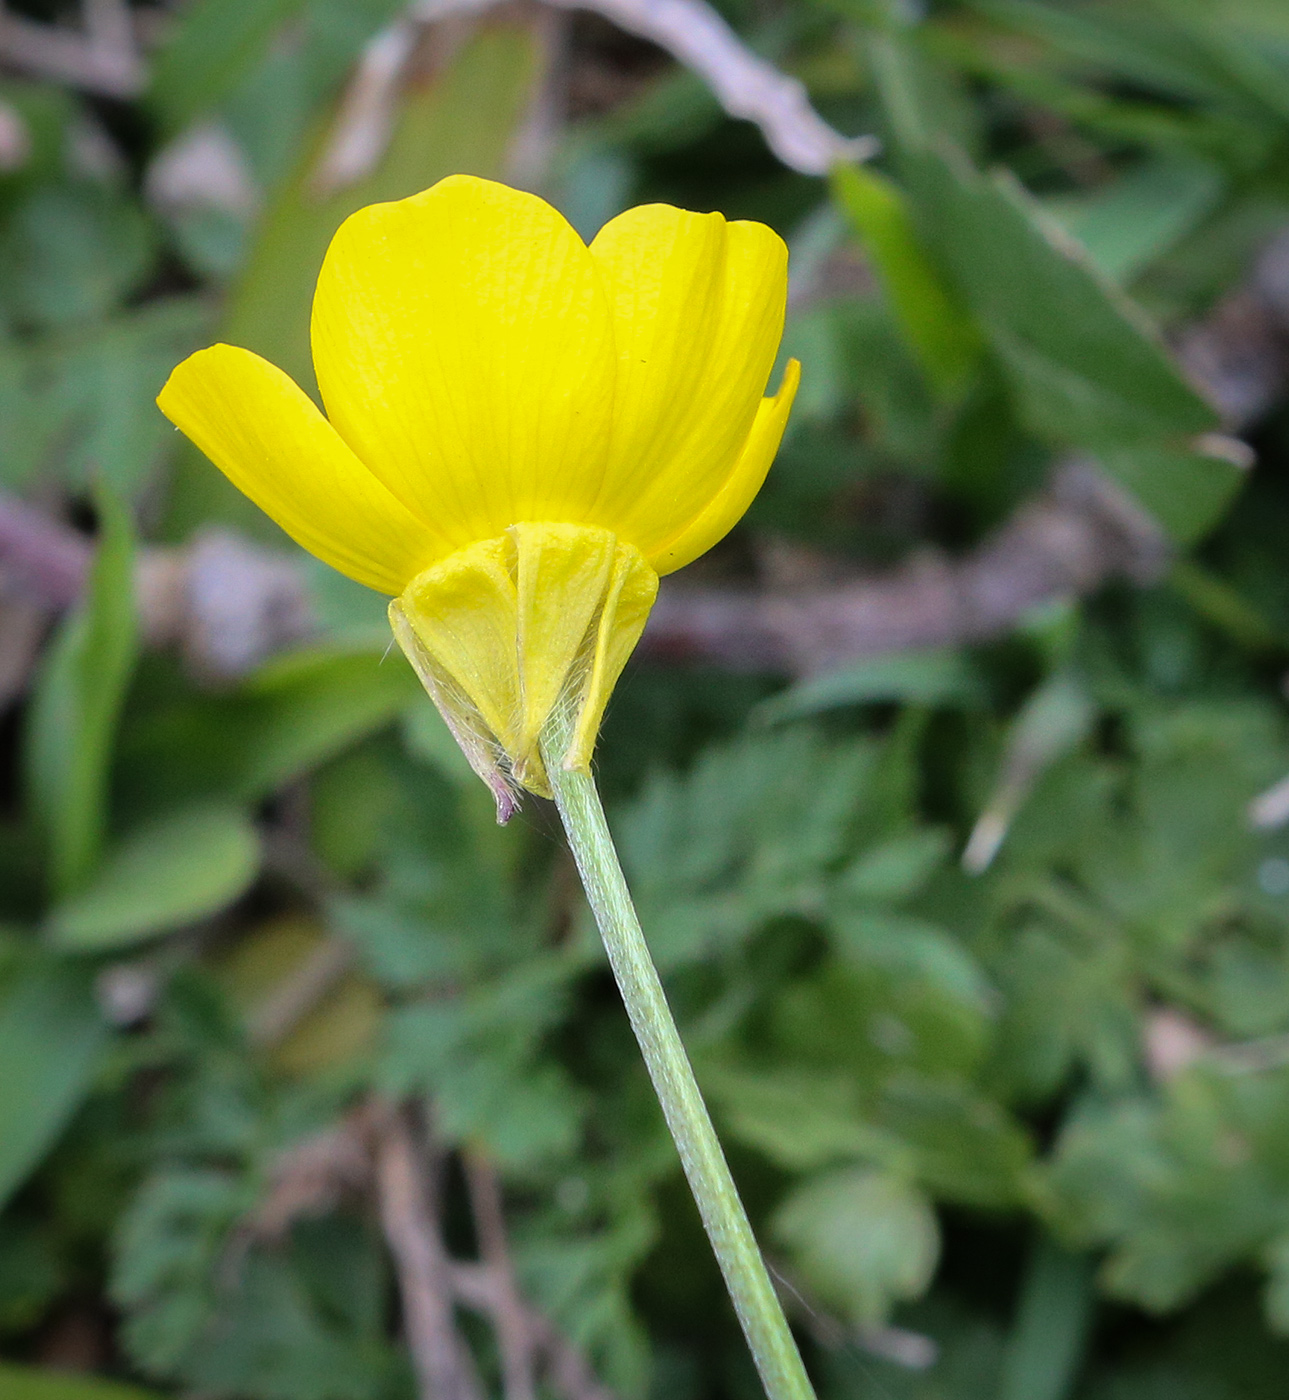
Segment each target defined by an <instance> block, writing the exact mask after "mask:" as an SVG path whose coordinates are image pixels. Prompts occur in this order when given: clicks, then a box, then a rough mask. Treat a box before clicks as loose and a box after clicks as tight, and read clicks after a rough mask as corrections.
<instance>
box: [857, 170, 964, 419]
mask: <svg viewBox="0 0 1289 1400" xmlns="http://www.w3.org/2000/svg"><path fill="white" fill-rule="evenodd" d="M833 196H834V199H837V202H838V203H840V204H841V207H843V209H844V210H845V213H847V214H848V216H850V220H851V224H852V225H854V227H855V231H857V232H858V234H859V238H861V239H862V242H864V248H865V251H866V252H868V255H869V258H871V259H872V260H873V263H875V266H876V269H878V276H879V277H880V279H882V286H883V288H885V290H886V295H887V298H889V300H890V304H892V307H893V308H894V312H896V316H897V319H899V323H900V329H901V330H903V332H904V336H906V337H907V340H908V344H910V346H911V347H913V350H914V351H915V353H917V356H918V358H920V360H921V363H922V367H924V368H925V370H927V374H928V375H929V377H931V381H932V384H935V386H936V388H938V389H939V391H941V392H942V393H949V395H952V393H953V392H955V391H957V389H959V388H960V386H962V385H963V382H964V379H966V378H967V375H968V374H970V372H971V368H973V367H974V364H975V361H977V358H978V356H980V335H978V332H977V329H975V326H974V325H973V323H971V318H970V315H968V314H967V312H966V311H964V309H963V308H962V307H960V305H959V302H957V301H956V298H955V295H953V293H952V291H950V290H949V288H948V287H946V286H945V283H943V280H942V277H941V274H939V272H938V270H936V267H935V265H934V263H932V262H931V259H929V258H928V256H927V253H925V252H924V249H922V245H921V241H920V239H918V235H917V231H915V228H914V221H913V216H911V213H910V210H908V207H907V204H906V203H904V196H903V193H901V190H900V188H899V186H897V185H896V183H894V182H893V181H889V179H886V178H885V176H883V175H879V174H878V172H876V171H872V169H869V168H868V167H865V165H837V167H836V168H834V171H833Z"/></svg>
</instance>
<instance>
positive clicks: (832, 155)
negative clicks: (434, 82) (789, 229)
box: [314, 0, 877, 191]
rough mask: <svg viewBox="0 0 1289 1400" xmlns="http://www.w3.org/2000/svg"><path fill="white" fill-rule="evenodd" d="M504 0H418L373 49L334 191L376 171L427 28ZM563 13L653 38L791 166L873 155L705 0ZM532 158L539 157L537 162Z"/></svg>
mask: <svg viewBox="0 0 1289 1400" xmlns="http://www.w3.org/2000/svg"><path fill="white" fill-rule="evenodd" d="M498 3H500V0H416V3H414V4H412V5H411V6H410V7H409V8H408V10H407V11H406V12H405V13H404V14H403V15H402V16H401V17H400V18H399V19H397V20H395V21H394V22H393V23H392V24H390V25H389V26H387V27H386V28H385V29H383V30H382V31H381V32H380V33H379V34H377V35H376V37H375V38H374V39H372V40H371V42H370V43H369V44H368V45H367V48H366V50H365V51H364V53H363V56H362V58H361V59H360V60H359V63H358V67H357V69H356V71H355V75H354V77H353V79H352V80H351V82H350V85H349V90H348V92H347V93H346V95H345V97H344V99H343V100H342V103H341V109H340V114H339V116H338V118H337V121H336V124H335V127H334V129H333V132H332V136H331V139H330V141H329V142H328V145H327V147H326V148H325V150H324V152H323V154H322V157H321V159H320V161H319V164H318V169H317V172H316V174H315V177H314V179H315V184H316V185H317V187H318V188H319V189H320V190H323V191H329V190H333V189H336V188H338V187H340V186H341V185H345V184H350V183H352V182H353V181H355V180H358V179H361V178H362V176H363V175H365V174H367V173H368V172H369V171H370V170H371V169H373V168H374V166H375V165H376V163H377V162H378V161H379V159H380V157H381V154H382V152H383V151H384V149H385V145H386V142H387V141H388V139H389V133H390V128H391V125H392V119H393V114H394V109H395V103H396V97H397V92H398V87H399V84H400V83H401V81H402V78H403V74H404V71H405V69H406V67H407V65H408V63H409V62H410V61H411V58H412V55H413V53H414V52H415V50H416V47H417V39H418V34H419V32H420V30H421V28H422V27H423V26H425V25H427V24H430V23H432V22H436V21H442V20H446V19H453V18H459V17H462V16H469V15H479V14H482V13H483V12H484V11H485V10H489V9H492V8H493V7H494V6H495V5H497V4H498ZM544 3H545V4H546V5H549V6H551V7H553V8H555V9H560V10H587V11H590V12H592V13H595V14H599V15H603V16H604V18H605V19H607V20H610V21H611V22H612V23H613V24H616V25H617V26H618V28H619V29H623V30H625V31H627V32H628V33H630V34H635V35H637V36H639V37H640V38H642V39H648V40H649V41H650V42H651V43H654V44H657V45H658V47H659V48H661V49H664V50H665V51H666V52H667V53H669V54H670V55H671V56H672V57H673V58H674V59H676V60H677V62H679V63H682V64H683V65H684V66H685V67H686V68H689V69H690V70H691V71H692V72H694V73H696V74H697V75H698V76H699V77H700V78H701V79H702V80H703V81H704V82H705V83H706V84H707V86H708V87H709V88H710V89H711V90H712V93H713V94H714V95H715V97H716V100H717V101H718V102H719V103H720V104H721V106H722V107H723V108H724V109H725V111H726V112H728V113H729V115H730V116H732V117H739V118H742V119H744V120H746V121H751V122H755V123H756V125H757V126H758V127H760V129H761V133H762V135H763V136H764V137H765V141H766V144H767V145H768V146H769V147H770V149H771V150H772V151H773V152H774V154H775V155H776V156H778V158H779V159H780V160H781V161H782V162H783V163H784V164H785V165H786V166H788V167H789V168H790V169H792V170H798V171H800V172H801V173H802V174H804V175H825V174H827V173H828V171H829V170H830V169H831V168H832V167H833V166H834V165H835V164H836V163H837V162H838V161H839V160H866V159H867V158H868V157H869V156H871V155H873V154H874V153H875V151H876V150H877V142H876V140H875V139H874V138H873V137H871V136H860V137H848V136H843V135H842V134H841V133H840V132H837V131H834V130H833V129H832V127H830V126H829V125H828V124H827V122H825V121H824V120H823V118H822V117H821V116H820V115H819V114H818V112H816V111H815V109H814V108H813V107H812V106H811V105H810V99H809V97H808V96H807V94H806V89H805V87H804V85H803V84H802V83H800V82H799V81H798V80H797V79H796V78H793V77H789V76H788V74H786V73H783V72H781V71H780V70H779V69H778V68H776V67H775V66H774V65H773V64H771V63H767V62H766V61H765V60H764V59H763V58H760V57H758V56H757V55H756V54H754V53H753V52H752V51H751V50H750V49H749V48H748V47H747V46H746V45H745V44H744V43H743V42H742V40H741V39H739V37H738V35H737V34H735V33H734V31H733V30H732V29H731V28H730V27H729V25H728V24H726V23H725V21H724V20H723V19H722V18H721V17H720V15H719V14H717V12H716V11H715V10H714V9H712V7H711V6H710V5H708V4H706V3H704V0H544ZM530 163H531V159H530Z"/></svg>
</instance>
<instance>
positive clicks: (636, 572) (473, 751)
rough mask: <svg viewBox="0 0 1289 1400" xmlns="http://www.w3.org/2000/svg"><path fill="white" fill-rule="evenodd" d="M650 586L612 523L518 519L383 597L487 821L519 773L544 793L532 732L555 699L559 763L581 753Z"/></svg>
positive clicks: (577, 763)
mask: <svg viewBox="0 0 1289 1400" xmlns="http://www.w3.org/2000/svg"><path fill="white" fill-rule="evenodd" d="M657 591H658V576H657V574H656V573H654V571H653V569H651V568H650V567H649V565H648V564H647V563H646V562H645V560H644V558H643V556H642V555H641V554H640V552H639V550H637V549H636V548H635V547H634V546H633V545H629V544H624V543H623V542H622V541H621V540H619V539H618V538H617V536H616V535H614V534H612V533H611V532H610V531H608V530H599V529H594V528H592V527H590V526H583V525H561V524H550V523H546V522H524V523H521V524H518V525H513V526H511V528H510V529H509V530H508V531H507V532H506V533H505V534H504V535H501V536H498V537H497V538H496V539H491V540H481V541H480V542H479V543H477V544H472V545H470V546H469V547H468V548H466V549H462V550H459V551H458V552H457V553H456V554H453V555H451V556H450V557H449V558H447V559H444V560H443V561H442V562H441V563H438V564H435V565H433V567H431V568H429V569H426V570H425V572H424V573H422V574H418V575H417V577H416V578H414V579H413V580H412V582H411V583H409V584H408V586H407V587H406V588H405V589H404V590H403V593H402V595H401V596H400V597H399V598H396V599H395V600H394V601H393V602H392V603H391V604H390V608H389V616H390V623H391V625H392V626H393V629H394V635H395V637H397V639H398V643H399V645H400V646H401V647H402V648H403V651H404V652H405V653H406V654H407V657H408V660H410V661H411V663H412V665H413V666H414V667H415V668H416V671H417V674H418V675H419V676H420V678H421V681H422V683H423V684H424V686H425V689H426V690H427V691H428V692H429V695H430V698H431V699H432V700H433V701H434V703H435V704H436V705H437V706H438V708H439V712H440V713H441V714H442V715H443V718H444V719H445V720H446V721H447V724H448V727H449V728H450V729H451V731H452V733H453V736H454V737H455V738H456V741H457V743H458V744H460V745H461V749H462V751H463V752H464V754H465V756H466V758H467V759H468V760H469V762H470V766H471V767H472V768H473V769H474V771H475V772H476V773H478V774H479V776H480V777H481V778H482V779H483V780H484V782H485V783H487V784H488V786H489V787H490V788H491V789H492V792H493V795H494V796H495V797H496V799H497V818H498V820H499V821H505V820H506V819H507V818H508V817H509V816H510V815H511V814H512V813H513V812H514V810H515V808H516V806H517V805H518V804H517V792H516V790H517V788H519V787H524V788H527V789H528V790H529V791H531V792H535V793H538V794H539V795H541V796H543V797H549V796H550V785H549V782H548V780H547V776H546V771H545V768H544V767H543V764H542V758H541V754H540V751H539V740H540V738H541V734H542V730H543V729H544V728H545V726H546V723H547V720H548V719H549V718H550V716H551V714H552V712H553V711H554V710H555V709H556V707H560V708H561V709H566V710H567V711H568V712H569V715H570V716H571V719H572V728H573V739H572V742H571V744H570V745H569V748H568V752H567V754H566V756H565V758H564V766H565V767H566V768H570V769H572V768H585V767H587V766H588V765H589V764H590V761H591V752H592V750H593V749H594V747H595V738H596V734H597V733H598V732H599V728H600V721H601V719H602V718H603V716H604V708H605V706H606V704H607V703H608V699H609V696H610V694H611V693H612V691H613V687H614V685H615V684H616V682H617V679H618V676H619V675H620V674H621V673H622V668H623V666H624V665H626V661H627V658H628V657H629V656H630V655H631V652H632V651H633V650H634V649H635V645H636V643H637V642H638V641H639V640H640V634H641V632H642V631H643V630H644V625H645V620H646V618H647V617H648V616H649V609H650V608H651V607H652V606H653V601H654V597H655V595H656V594H657Z"/></svg>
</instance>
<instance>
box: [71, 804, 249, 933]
mask: <svg viewBox="0 0 1289 1400" xmlns="http://www.w3.org/2000/svg"><path fill="white" fill-rule="evenodd" d="M259 858H260V851H259V841H258V839H257V837H256V834H255V828H254V827H253V826H252V825H251V822H250V820H249V819H248V818H247V816H246V814H245V812H243V811H242V810H241V809H240V808H237V807H217V806H208V807H194V808H190V809H188V810H186V811H180V812H175V813H172V814H170V815H168V816H166V817H164V818H162V819H161V820H159V821H157V822H155V823H153V824H151V825H149V826H147V827H145V828H143V829H142V830H140V831H136V832H134V833H132V834H131V835H130V836H127V837H126V838H125V839H124V840H123V841H121V842H120V844H119V845H117V846H116V847H115V848H110V849H109V850H108V852H107V854H106V855H105V857H104V859H103V862H102V864H101V865H100V866H99V868H98V870H97V871H96V872H95V874H94V876H93V878H92V879H91V880H90V882H89V883H88V884H87V885H86V886H85V887H84V888H83V889H81V890H79V891H78V892H77V893H76V894H74V895H73V896H72V897H71V898H70V899H66V900H64V901H63V902H62V903H60V904H57V905H55V907H54V909H53V912H52V913H51V914H50V917H49V923H48V930H49V934H50V937H51V938H52V939H53V941H54V943H55V944H56V945H57V946H59V947H61V948H67V949H75V950H77V951H81V952H98V951H101V950H105V949H110V948H125V947H129V946H130V945H131V944H134V943H138V942H141V941H142V940H143V939H145V938H151V937H153V936H155V935H156V934H159V933H165V932H166V931H167V930H169V929H174V928H179V927H180V926H182V925H183V924H189V923H193V922H195V921H196V920H197V919H203V918H206V917H208V916H209V915H211V914H214V913H217V912H218V911H219V910H220V909H222V908H224V907H225V906H226V905H228V904H230V903H232V901H233V900H235V899H236V898H237V897H238V896H239V895H240V894H242V893H243V892H244V891H245V890H246V888H247V886H248V885H249V884H250V883H251V881H252V880H253V879H254V878H255V875H256V872H257V870H258V869H259Z"/></svg>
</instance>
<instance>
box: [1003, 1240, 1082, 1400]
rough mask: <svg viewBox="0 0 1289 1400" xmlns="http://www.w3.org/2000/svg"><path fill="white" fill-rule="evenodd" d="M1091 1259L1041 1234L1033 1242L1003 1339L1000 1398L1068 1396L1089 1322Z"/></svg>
mask: <svg viewBox="0 0 1289 1400" xmlns="http://www.w3.org/2000/svg"><path fill="white" fill-rule="evenodd" d="M1092 1272H1093V1270H1092V1261H1091V1260H1090V1259H1089V1258H1088V1257H1086V1256H1084V1255H1077V1254H1070V1253H1068V1252H1067V1251H1065V1250H1063V1249H1061V1248H1060V1247H1059V1246H1057V1245H1056V1244H1054V1243H1053V1242H1052V1241H1051V1240H1049V1239H1048V1238H1047V1237H1046V1236H1042V1237H1040V1238H1039V1240H1038V1241H1037V1242H1036V1243H1035V1245H1034V1247H1033V1249H1032V1251H1031V1254H1030V1258H1029V1261H1028V1264H1027V1266H1026V1270H1025V1275H1024V1277H1023V1279H1022V1281H1021V1295H1020V1302H1019V1306H1018V1308H1017V1315H1016V1323H1015V1327H1014V1329H1013V1331H1012V1334H1011V1336H1010V1337H1009V1338H1008V1341H1007V1351H1006V1354H1005V1356H1004V1359H1003V1378H1002V1386H1001V1389H1000V1394H999V1400H1067V1397H1068V1396H1069V1395H1070V1394H1071V1392H1072V1391H1073V1389H1074V1385H1075V1382H1076V1381H1077V1380H1078V1378H1079V1372H1080V1370H1081V1368H1082V1365H1083V1359H1084V1350H1085V1348H1086V1346H1087V1341H1088V1330H1089V1326H1090V1324H1091V1322H1092V1313H1093V1294H1092Z"/></svg>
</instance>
